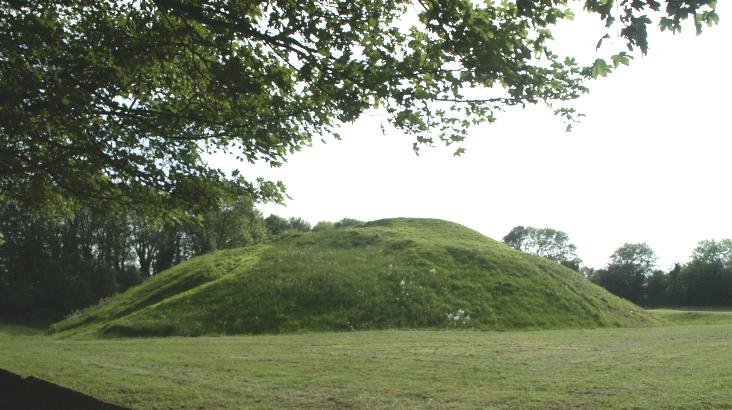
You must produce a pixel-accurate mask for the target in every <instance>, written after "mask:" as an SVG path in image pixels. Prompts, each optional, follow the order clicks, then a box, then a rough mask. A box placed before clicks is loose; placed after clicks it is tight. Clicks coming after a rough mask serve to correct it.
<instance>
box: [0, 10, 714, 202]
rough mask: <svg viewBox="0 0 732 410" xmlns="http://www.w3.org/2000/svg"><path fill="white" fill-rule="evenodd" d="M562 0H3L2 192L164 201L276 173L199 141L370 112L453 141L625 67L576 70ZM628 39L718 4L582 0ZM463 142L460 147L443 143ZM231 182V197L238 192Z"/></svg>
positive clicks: (321, 128)
mask: <svg viewBox="0 0 732 410" xmlns="http://www.w3.org/2000/svg"><path fill="white" fill-rule="evenodd" d="M572 4H573V3H572V2H567V1H566V0H542V1H527V0H517V1H515V2H513V1H502V2H485V3H482V2H474V1H471V0H450V1H441V0H416V1H392V0H359V1H338V2H332V1H322V0H305V1H298V2H293V1H284V0H275V1H270V2H260V1H251V0H139V1H96V0H63V1H61V0H58V1H32V0H9V1H6V2H3V5H2V6H0V30H2V32H3V33H5V34H4V35H3V36H2V37H0V96H1V98H0V199H4V200H11V201H14V202H16V203H19V204H20V205H23V206H26V207H29V208H38V207H42V206H44V205H48V204H52V205H57V204H58V203H59V202H63V201H65V200H69V199H78V198H82V199H87V200H88V199H91V200H94V201H97V202H99V201H109V202H115V203H123V204H129V205H138V206H143V207H148V208H159V209H163V210H170V209H180V208H182V207H185V206H190V205H196V206H206V205H213V204H216V203H218V199H219V198H221V197H222V196H224V195H226V194H227V193H230V192H231V191H245V193H247V194H249V195H252V196H253V197H256V198H260V199H277V198H280V197H281V195H282V192H283V191H282V189H283V187H282V185H281V184H276V183H272V182H267V181H263V180H258V181H252V180H251V178H244V177H243V176H242V175H239V174H238V173H237V172H234V173H233V174H231V175H229V174H225V173H224V172H223V171H221V170H220V169H218V168H216V167H215V166H213V165H211V164H208V163H206V161H204V154H205V153H207V152H212V151H217V150H222V151H227V152H233V153H236V154H237V155H238V157H239V158H240V159H241V160H246V161H257V160H261V161H265V162H267V163H269V164H272V165H278V164H280V163H282V162H283V161H284V160H285V158H286V156H287V155H288V154H289V153H291V152H293V151H296V150H299V149H300V148H302V147H303V146H305V145H307V144H308V143H310V141H311V139H312V138H313V137H320V138H325V137H329V136H331V137H336V138H338V135H337V134H336V130H337V127H338V126H339V125H340V124H342V123H345V122H350V121H353V120H355V119H356V118H358V117H359V116H360V115H361V114H363V113H364V112H365V111H367V110H369V109H373V108H382V109H383V110H384V111H385V112H386V113H387V115H388V117H389V120H390V122H391V124H392V125H393V126H394V127H395V128H396V129H398V130H401V131H403V132H405V133H407V134H411V135H413V136H414V138H415V141H416V142H415V149H418V148H419V147H420V146H422V145H430V144H432V143H435V142H440V141H441V142H443V143H445V144H448V145H450V144H454V143H459V142H460V141H462V140H463V139H464V137H465V135H466V133H467V129H468V127H469V126H470V125H472V124H477V123H481V122H491V121H494V120H495V114H496V112H497V111H499V110H501V109H502V108H504V107H507V106H515V105H519V106H521V105H525V104H533V103H538V102H545V103H548V104H550V105H551V104H554V105H552V107H553V108H554V109H555V110H556V112H557V113H558V114H559V115H563V116H567V117H570V118H571V116H572V114H573V109H572V108H569V107H566V106H563V105H557V103H558V102H562V101H568V100H571V99H574V98H576V97H578V96H579V95H580V94H581V93H583V92H584V91H585V90H586V86H585V81H586V80H587V79H588V78H590V77H592V76H598V75H604V74H606V73H607V72H608V71H610V70H611V69H612V67H613V65H618V64H622V63H627V62H628V60H629V58H630V57H631V55H630V54H627V53H626V51H627V50H608V52H607V58H605V59H598V60H597V61H595V62H594V63H593V64H591V65H590V66H583V65H581V64H579V63H577V62H576V61H575V59H573V58H572V56H560V55H558V54H557V53H556V52H555V51H553V50H552V47H554V46H552V45H551V44H550V42H549V41H548V40H549V39H550V38H551V28H552V27H553V26H554V25H556V24H557V23H558V22H560V21H561V20H563V19H567V18H570V17H571V15H572V12H571V11H570V8H571V5H572ZM584 8H585V10H586V11H587V12H589V13H595V14H597V15H599V17H600V19H601V21H602V23H601V24H605V25H606V26H607V27H608V32H609V33H615V34H614V35H613V36H619V37H620V38H622V39H623V40H624V43H625V48H627V49H630V50H633V49H639V50H640V51H641V52H643V53H645V52H646V50H647V49H648V42H647V30H648V28H649V27H651V26H653V25H655V26H658V27H659V28H660V29H661V30H672V31H677V30H679V29H680V28H681V25H682V22H683V21H684V20H687V19H688V20H691V21H693V22H694V24H695V26H696V29H697V30H701V27H702V24H704V23H707V24H713V23H716V22H717V20H718V17H717V15H716V13H715V11H714V10H715V1H713V0H666V1H654V0H648V1H639V0H632V1H630V0H623V1H612V0H610V1H608V0H587V1H585V2H584ZM459 152H461V148H459V147H458V148H457V149H456V153H459ZM241 193H242V192H238V193H237V194H241Z"/></svg>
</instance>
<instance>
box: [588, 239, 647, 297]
mask: <svg viewBox="0 0 732 410" xmlns="http://www.w3.org/2000/svg"><path fill="white" fill-rule="evenodd" d="M655 264H656V254H655V252H653V250H652V249H651V247H650V246H648V245H647V244H645V243H626V244H624V245H623V246H621V247H619V248H618V249H617V250H615V252H613V254H612V255H611V256H610V263H609V264H608V265H607V267H606V268H605V269H600V270H598V271H597V272H595V275H594V277H593V281H594V282H595V283H597V284H599V285H600V286H602V287H604V288H605V289H607V290H609V291H610V292H612V293H614V294H616V295H618V296H620V297H623V298H626V299H628V300H630V301H632V302H634V303H643V302H644V301H645V297H646V282H647V278H648V276H650V275H651V274H652V273H653V267H654V266H655Z"/></svg>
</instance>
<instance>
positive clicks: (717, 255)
mask: <svg viewBox="0 0 732 410" xmlns="http://www.w3.org/2000/svg"><path fill="white" fill-rule="evenodd" d="M503 242H504V243H506V244H507V245H510V246H512V247H514V248H516V249H518V250H521V251H523V252H526V253H531V254H535V255H539V256H543V257H545V258H548V259H551V260H553V261H556V262H558V263H561V264H562V265H565V266H567V267H569V268H572V269H574V270H577V271H580V272H582V273H583V274H584V275H585V276H587V277H588V278H589V279H590V280H591V281H593V282H594V283H596V284H598V285H600V286H602V287H604V288H605V289H607V290H608V291H610V292H612V293H614V294H615V295H618V296H620V297H623V298H625V299H628V300H630V301H632V302H634V303H637V304H641V305H650V306H660V305H696V306H719V305H727V306H728V305H732V240H729V239H724V240H721V241H716V240H706V241H701V242H699V243H698V244H697V247H696V248H695V249H694V251H693V252H692V256H691V260H690V261H688V262H687V263H684V264H681V263H677V264H676V265H675V266H674V268H673V269H671V270H670V271H668V272H664V271H663V270H658V269H655V267H656V260H657V258H656V254H655V252H654V251H653V250H652V249H651V248H650V247H649V246H648V245H647V244H645V243H626V244H624V245H623V246H621V247H619V248H618V249H617V250H616V251H615V252H614V253H613V254H612V255H610V262H609V263H608V264H607V266H606V267H604V268H602V269H592V268H589V267H584V266H582V261H581V260H580V259H579V258H578V257H577V255H576V250H577V247H576V246H575V245H574V244H572V243H571V242H570V240H569V236H568V235H567V234H566V233H564V232H562V231H558V230H556V229H552V228H535V227H531V226H528V227H524V226H516V227H514V228H513V229H512V230H511V231H510V232H509V233H508V234H507V235H506V236H505V237H504V238H503Z"/></svg>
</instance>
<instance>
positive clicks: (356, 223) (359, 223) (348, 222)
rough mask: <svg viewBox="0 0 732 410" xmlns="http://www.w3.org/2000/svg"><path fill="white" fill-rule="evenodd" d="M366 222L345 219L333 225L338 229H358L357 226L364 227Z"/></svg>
mask: <svg viewBox="0 0 732 410" xmlns="http://www.w3.org/2000/svg"><path fill="white" fill-rule="evenodd" d="M364 223H365V222H364V221H359V220H358V219H353V218H343V219H341V220H340V221H338V222H336V223H335V224H333V226H334V227H336V228H348V227H356V226H362V225H363V224H364Z"/></svg>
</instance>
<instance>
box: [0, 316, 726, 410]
mask: <svg viewBox="0 0 732 410" xmlns="http://www.w3.org/2000/svg"><path fill="white" fill-rule="evenodd" d="M652 314H653V315H655V316H657V317H659V318H661V320H662V321H664V322H665V325H663V326H654V327H639V328H600V329H589V330H542V331H511V332H480V331H459V330H444V331H397V330H387V331H362V332H339V333H304V334H290V335H265V336H225V337H196V338H186V337H171V338H135V339H79V340H68V339H58V338H53V337H49V336H45V335H42V334H34V333H33V332H32V331H30V330H29V329H27V328H23V327H17V326H15V327H14V326H3V327H0V367H2V368H5V369H8V370H10V371H13V372H16V373H19V374H22V375H30V374H33V375H36V376H38V377H41V378H45V379H48V380H51V381H54V382H56V383H59V384H61V385H64V386H68V387H71V388H73V389H76V390H80V391H82V392H85V393H88V394H91V395H93V396H95V397H98V398H100V399H102V400H107V401H111V402H114V403H118V404H122V405H126V406H130V407H133V408H283V407H286V408H292V407H305V408H308V407H309V408H348V407H354V408H369V407H371V408H374V407H380V408H491V407H496V408H598V407H601V408H607V407H612V408H664V409H665V408H684V409H690V408H732V311H726V312H725V311H695V312H689V311H681V310H670V309H665V310H655V311H652Z"/></svg>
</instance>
